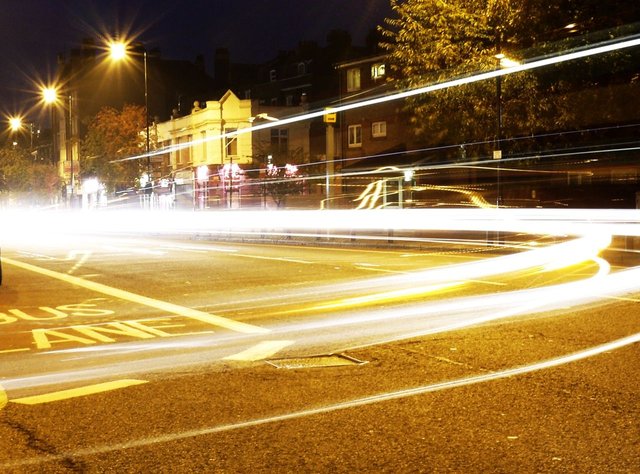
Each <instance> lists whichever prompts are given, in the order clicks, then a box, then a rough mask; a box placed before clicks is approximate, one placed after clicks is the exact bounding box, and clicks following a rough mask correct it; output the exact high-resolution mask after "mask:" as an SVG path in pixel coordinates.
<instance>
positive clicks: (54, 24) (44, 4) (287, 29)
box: [0, 0, 391, 115]
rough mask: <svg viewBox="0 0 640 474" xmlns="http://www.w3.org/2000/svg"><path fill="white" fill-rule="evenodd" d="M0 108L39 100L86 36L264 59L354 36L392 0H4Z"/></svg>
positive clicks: (191, 54) (167, 50)
mask: <svg viewBox="0 0 640 474" xmlns="http://www.w3.org/2000/svg"><path fill="white" fill-rule="evenodd" d="M0 5H1V6H2V7H3V12H2V14H1V15H0V57H1V58H2V63H1V64H0V114H2V115H12V114H15V113H18V112H23V111H26V110H27V109H28V108H29V106H30V105H33V102H34V95H33V92H32V91H33V90H34V89H35V88H36V87H35V85H34V82H41V83H42V82H48V79H50V78H53V77H54V75H55V70H56V58H57V56H58V54H59V53H67V54H68V52H69V50H70V49H71V48H74V47H77V46H78V45H79V44H80V42H81V40H82V39H83V38H86V37H94V38H95V37H97V36H103V35H104V34H105V33H108V34H117V33H125V34H126V35H128V36H137V37H138V39H139V40H141V41H143V42H144V43H145V45H146V46H147V48H148V49H153V48H156V47H157V48H159V49H160V51H161V54H162V56H163V57H165V58H170V59H184V60H190V61H193V60H195V58H196V56H197V55H198V54H202V55H204V57H205V62H206V65H207V70H208V71H209V72H210V73H212V64H213V52H214V50H215V49H216V48H218V47H226V48H228V49H229V51H230V53H231V60H232V61H233V62H247V63H250V62H263V61H266V60H269V59H271V58H272V57H274V56H275V55H276V54H277V53H278V51H279V50H287V49H293V48H295V47H296V45H297V43H298V42H299V41H301V40H315V41H317V42H318V43H320V44H321V45H324V44H326V43H325V38H326V35H327V33H328V32H329V31H330V30H331V29H336V28H337V29H344V30H347V31H349V32H350V33H351V34H352V36H353V42H354V44H357V45H361V44H364V39H365V37H366V35H367V33H368V32H369V31H370V30H371V29H372V28H373V27H374V26H375V25H377V24H380V23H381V22H382V20H383V19H384V18H385V16H389V15H390V12H391V9H390V6H389V0H187V1H178V0H124V1H123V0H121V1H116V0H0Z"/></svg>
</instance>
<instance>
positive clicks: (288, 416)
mask: <svg viewBox="0 0 640 474" xmlns="http://www.w3.org/2000/svg"><path fill="white" fill-rule="evenodd" d="M638 342H640V333H635V334H632V335H630V336H628V337H625V338H621V339H618V340H615V341H611V342H608V343H606V344H601V345H599V346H595V347H591V348H588V349H585V350H582V351H578V352H574V353H572V354H567V355H564V356H560V357H556V358H554V359H549V360H545V361H541V362H536V363H534V364H529V365H524V366H519V367H513V368H510V369H505V370H500V371H497V372H491V373H487V374H481V375H475V376H470V377H463V378H459V379H454V380H448V381H445V382H438V383H433V384H427V385H422V386H419V387H413V388H410V389H405V390H398V391H393V392H386V393H380V394H376V395H371V396H367V397H362V398H356V399H352V400H347V401H344V402H340V403H335V404H331V405H326V406H322V407H317V408H309V409H306V410H300V411H294V412H290V413H285V414H281V415H275V416H271V417H267V418H258V419H253V420H247V421H242V422H238V423H233V424H226V425H218V426H210V427H204V428H198V429H194V430H188V431H181V432H174V433H167V434H163V435H161V436H155V437H149V438H139V439H134V440H130V441H125V442H120V443H114V444H105V445H100V446H94V447H89V448H86V449H80V450H76V451H69V452H66V453H60V454H48V455H44V456H33V457H30V458H24V459H21V460H18V461H9V462H6V463H3V464H0V467H3V468H16V467H21V466H36V465H39V464H43V463H47V462H52V461H59V460H62V459H70V458H78V457H86V456H95V455H98V454H105V453H110V452H114V451H122V450H126V449H133V448H141V447H145V446H151V445H154V444H161V443H170V442H175V441H179V440H182V439H188V438H194V437H198V436H206V435H211V434H215V433H221V432H226V431H233V430H239V429H246V428H253V427H256V426H261V425H266V424H271V423H281V422H284V421H290V420H295V419H298V418H305V417H309V416H316V415H321V414H325V413H331V412H335V411H340V410H347V409H352V408H357V407H362V406H366V405H372V404H375V403H382V402H387V401H391V400H399V399H402V398H408V397H415V396H418V395H424V394H427V393H432V392H437V391H441V390H450V389H454V388H459V387H464V386H468V385H475V384H479V383H486V382H492V381H495V380H500V379H505V378H510V377H515V376H518V375H524V374H529V373H533V372H537V371H540V370H548V369H552V368H555V367H559V366H562V365H565V364H569V363H573V362H577V361H580V360H583V359H586V358H589V357H594V356H597V355H600V354H603V353H606V352H610V351H614V350H618V349H621V348H624V347H626V346H629V345H631V344H636V343H638Z"/></svg>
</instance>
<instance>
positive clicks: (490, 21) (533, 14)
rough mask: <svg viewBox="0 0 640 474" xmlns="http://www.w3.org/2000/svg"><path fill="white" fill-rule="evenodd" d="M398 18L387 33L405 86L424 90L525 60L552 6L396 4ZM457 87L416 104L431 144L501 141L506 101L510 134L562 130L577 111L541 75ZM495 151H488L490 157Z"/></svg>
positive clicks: (469, 0) (472, 1)
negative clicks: (503, 60) (545, 86)
mask: <svg viewBox="0 0 640 474" xmlns="http://www.w3.org/2000/svg"><path fill="white" fill-rule="evenodd" d="M391 5H392V9H393V11H394V12H395V14H396V15H397V17H396V18H389V19H387V20H386V28H382V29H381V30H382V34H383V37H384V38H385V40H384V42H383V44H382V46H383V48H384V49H385V50H386V51H387V52H388V53H389V56H390V62H391V68H392V71H393V75H394V76H395V77H396V78H397V84H398V86H399V87H401V88H416V87H419V86H423V85H425V84H428V83H436V82H443V81H446V80H449V79H452V78H458V77H464V76H468V75H471V74H477V73H479V72H485V71H490V70H494V69H496V68H498V67H500V63H499V59H498V58H497V57H496V55H498V54H504V55H506V56H508V57H510V58H511V59H514V60H518V59H521V58H520V55H521V54H522V52H523V51H524V50H525V49H526V48H529V47H531V46H532V45H533V43H534V42H535V40H536V38H538V37H539V36H540V29H541V25H542V24H543V23H544V22H545V21H547V20H548V18H549V16H550V14H551V13H550V11H551V10H552V8H551V7H547V6H546V5H545V4H544V3H543V2H540V1H538V0H530V1H516V0H450V1H447V2H445V1H442V0H406V1H400V0H391ZM500 80H501V90H502V94H501V98H500V99H498V92H497V91H498V87H497V80H489V81H482V82H477V83H472V84H467V85H463V86H458V87H451V88H448V89H445V90H442V91H438V92H435V93H431V94H427V95H423V96H417V97H414V98H412V99H409V100H408V103H407V105H408V109H409V110H410V111H411V113H412V123H413V125H414V126H415V130H416V133H417V134H418V135H420V136H422V137H425V139H426V141H427V142H430V143H431V144H445V143H446V144H464V143H469V142H478V141H489V142H490V141H491V140H493V139H494V138H497V135H498V132H497V128H498V125H497V124H498V116H497V114H498V104H497V103H498V100H500V107H501V109H502V114H503V115H502V116H503V121H502V123H503V131H504V132H505V134H506V135H511V136H514V135H531V134H533V133H535V132H537V131H539V130H541V129H545V128H547V127H548V126H549V125H550V124H553V125H554V126H561V125H562V124H563V123H564V122H566V121H567V120H568V118H569V116H570V108H569V107H567V106H566V104H565V103H564V102H563V101H562V98H561V97H558V96H557V95H553V94H552V95H549V94H547V93H545V91H543V90H541V88H540V87H539V81H538V78H537V76H536V75H535V74H534V73H527V72H524V73H517V74H513V75H508V76H505V77H503V78H502V79H500ZM490 148H491V146H487V147H485V151H487V150H488V149H490Z"/></svg>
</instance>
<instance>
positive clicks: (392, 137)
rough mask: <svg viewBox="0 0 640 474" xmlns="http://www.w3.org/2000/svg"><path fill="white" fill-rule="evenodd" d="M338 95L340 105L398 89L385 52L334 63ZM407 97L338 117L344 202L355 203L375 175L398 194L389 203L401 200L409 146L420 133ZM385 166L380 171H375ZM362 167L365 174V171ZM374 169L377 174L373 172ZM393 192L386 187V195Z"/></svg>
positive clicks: (409, 160) (354, 110)
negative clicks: (410, 114)
mask: <svg viewBox="0 0 640 474" xmlns="http://www.w3.org/2000/svg"><path fill="white" fill-rule="evenodd" d="M336 70H337V72H338V84H339V99H338V101H337V102H336V105H346V104H349V103H353V102H359V101H362V100H367V99H374V98H376V97H382V96H385V95H389V94H393V93H395V92H397V90H396V89H395V87H394V84H393V80H392V79H391V78H389V76H388V72H389V68H388V66H387V57H386V56H385V55H371V56H365V57H360V58H358V59H354V60H351V61H345V62H342V63H339V64H337V65H336ZM403 107H404V102H403V101H398V100H395V101H389V102H382V103H379V104H375V105H371V106H368V107H365V108H355V109H351V110H346V111H343V112H341V113H340V114H339V116H338V120H337V131H336V134H337V150H336V155H337V157H338V158H337V161H338V163H337V165H336V171H337V173H338V174H339V176H340V178H339V181H340V184H341V191H342V194H343V195H344V196H345V202H343V203H342V205H345V206H354V205H357V203H356V202H355V201H354V200H356V199H358V197H359V196H360V195H361V193H362V192H363V191H364V190H365V189H366V187H367V186H368V185H369V184H370V183H371V182H372V181H374V180H382V181H381V182H382V185H383V187H384V189H387V188H388V189H394V190H395V191H392V192H390V194H393V195H395V196H396V198H392V199H391V200H390V201H389V203H387V204H393V202H394V199H395V202H396V203H397V202H398V197H399V196H400V195H401V190H402V186H403V184H402V183H403V182H404V180H405V177H404V170H401V171H395V172H394V171H393V170H392V169H391V168H400V169H402V168H405V167H410V166H411V165H412V163H413V161H415V157H414V156H412V155H410V154H409V155H408V154H407V151H410V150H413V149H414V148H415V147H416V142H417V140H416V137H415V135H414V134H413V131H412V130H413V127H412V126H411V125H410V122H409V117H408V116H407V114H406V112H405V111H404V110H403ZM376 170H381V172H380V174H375V172H376ZM363 173H364V175H363ZM372 173H373V174H372ZM388 194H389V193H386V192H385V193H382V195H383V197H384V196H388Z"/></svg>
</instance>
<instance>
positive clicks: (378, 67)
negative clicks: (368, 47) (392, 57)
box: [371, 63, 386, 79]
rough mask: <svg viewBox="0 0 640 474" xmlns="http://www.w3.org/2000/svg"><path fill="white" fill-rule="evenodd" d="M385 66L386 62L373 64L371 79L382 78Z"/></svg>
mask: <svg viewBox="0 0 640 474" xmlns="http://www.w3.org/2000/svg"><path fill="white" fill-rule="evenodd" d="M385 72H386V70H385V66H384V64H381V63H377V64H372V65H371V79H380V78H381V77H384V75H385Z"/></svg>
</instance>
